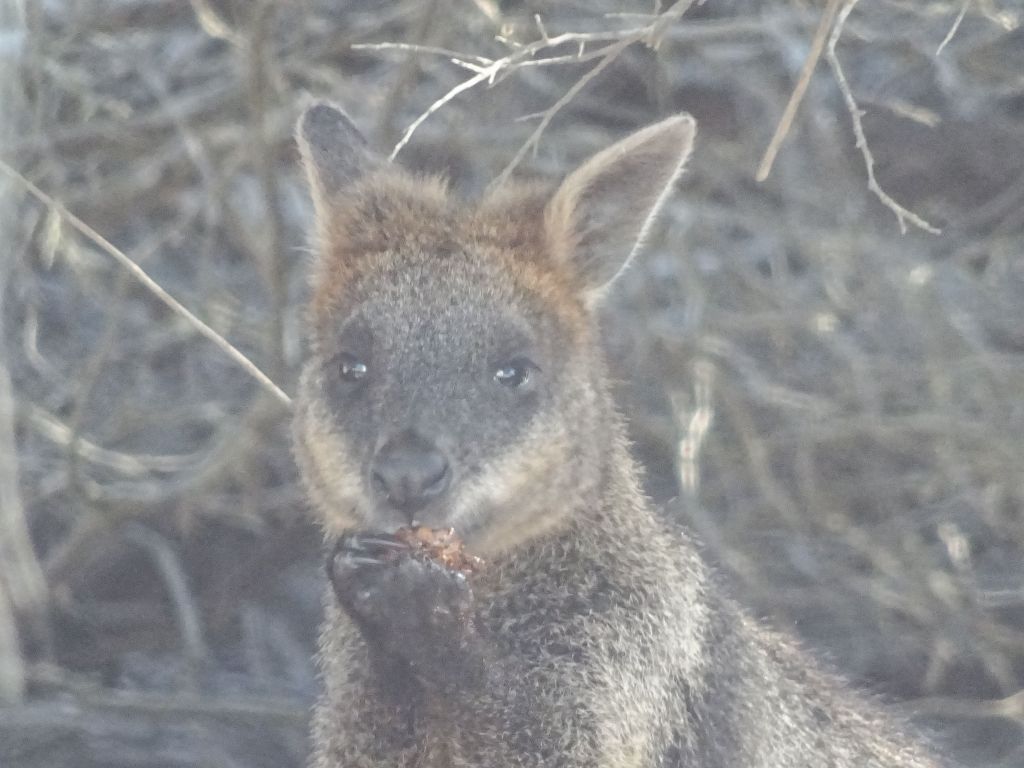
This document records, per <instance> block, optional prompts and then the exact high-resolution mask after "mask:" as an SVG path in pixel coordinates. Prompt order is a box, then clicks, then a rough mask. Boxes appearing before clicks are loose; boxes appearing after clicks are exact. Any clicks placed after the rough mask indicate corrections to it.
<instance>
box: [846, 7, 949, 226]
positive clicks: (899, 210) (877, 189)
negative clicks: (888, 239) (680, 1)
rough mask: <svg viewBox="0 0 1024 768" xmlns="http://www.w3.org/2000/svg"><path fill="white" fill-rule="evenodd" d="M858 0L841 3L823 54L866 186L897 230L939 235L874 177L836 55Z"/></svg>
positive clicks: (872, 161) (857, 113) (856, 109)
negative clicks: (848, 122) (859, 157)
mask: <svg viewBox="0 0 1024 768" xmlns="http://www.w3.org/2000/svg"><path fill="white" fill-rule="evenodd" d="M858 2H859V0H847V2H846V5H844V6H843V8H842V10H841V11H840V12H839V18H837V19H836V23H835V26H834V27H833V28H832V35H831V36H830V37H829V41H828V49H827V52H826V56H827V58H828V63H829V66H831V67H832V72H833V73H834V74H835V78H836V83H837V84H838V85H839V90H840V92H841V93H842V94H843V99H844V101H845V102H846V109H847V111H849V113H850V120H851V121H852V123H853V133H854V136H856V137H857V148H858V149H859V150H860V152H861V154H862V155H863V156H864V166H865V168H866V169H867V174H868V189H869V190H871V192H873V193H874V194H875V197H877V198H878V199H879V200H880V201H881V202H882V204H883V205H884V206H885V207H886V208H888V209H889V210H891V211H892V212H893V213H895V214H896V220H897V221H898V222H899V225H900V232H902V233H903V234H906V233H907V222H908V221H909V222H910V223H911V224H913V225H914V226H916V227H919V228H920V229H923V230H924V231H926V232H931V233H932V234H933V235H939V234H942V230H941V229H939V228H937V227H935V226H933V225H931V224H929V223H928V222H927V221H925V220H924V219H923V218H921V217H920V216H918V215H917V214H916V213H914V212H913V211H910V210H907V209H906V208H904V207H903V206H902V205H900V204H899V203H897V202H896V201H895V200H893V199H892V198H891V197H890V196H889V195H888V193H886V191H885V190H884V189H882V187H881V186H880V185H879V183H878V180H877V179H876V178H875V157H874V155H872V154H871V148H870V147H869V146H868V140H867V137H866V136H865V135H864V126H863V125H862V124H861V119H860V118H861V115H862V114H863V113H862V112H861V109H860V107H859V106H858V105H857V100H856V99H855V98H854V96H853V91H852V90H850V84H849V82H848V81H847V80H846V75H845V74H844V73H843V67H842V65H841V64H840V63H839V56H837V55H836V44H837V43H838V42H839V38H840V37H841V36H842V34H843V27H844V25H845V24H846V19H847V18H848V17H849V15H850V13H851V12H852V11H853V9H854V8H855V7H856V6H857V3H858Z"/></svg>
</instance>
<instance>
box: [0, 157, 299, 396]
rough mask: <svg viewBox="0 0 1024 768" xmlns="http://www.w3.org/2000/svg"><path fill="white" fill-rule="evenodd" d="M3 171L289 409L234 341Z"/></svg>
mask: <svg viewBox="0 0 1024 768" xmlns="http://www.w3.org/2000/svg"><path fill="white" fill-rule="evenodd" d="M0 171H3V172H4V173H5V174H7V175H8V176H9V177H11V178H12V179H14V180H16V181H17V182H19V183H20V184H21V185H22V186H23V187H24V188H25V189H26V190H28V192H29V193H30V194H31V195H32V196H33V197H35V198H36V199H37V200H39V201H40V202H41V203H43V204H44V205H46V206H48V207H49V208H50V209H51V210H54V211H57V212H58V213H59V215H60V216H61V218H62V219H63V220H64V221H66V222H67V223H68V224H70V225H71V226H72V227H73V228H74V229H76V230H77V231H78V232H79V233H81V234H82V235H83V236H84V237H85V238H86V239H87V240H89V241H90V242H92V243H93V244H94V245H96V246H97V247H98V248H100V249H101V250H102V251H103V252H104V253H107V254H108V255H110V256H111V257H113V258H114V259H115V260H116V261H117V262H118V263H119V264H121V266H122V267H124V268H125V269H127V270H128V272H130V273H131V275H132V276H133V277H134V278H135V279H136V280H138V281H139V282H140V283H142V284H143V285H144V286H145V287H146V289H147V290H149V291H150V293H152V294H153V295H154V296H155V297H156V298H158V299H159V300H160V301H161V302H163V303H164V304H165V305H166V306H167V307H168V308H169V309H171V310H172V311H173V312H174V313H175V314H177V315H178V316H180V317H182V318H183V319H184V320H185V321H186V322H187V323H188V324H189V325H190V326H192V327H193V328H194V329H195V330H196V331H198V333H199V334H200V335H201V336H203V337H204V338H206V339H208V340H209V341H211V342H212V343H213V344H214V345H215V346H217V347H218V348H219V349H220V350H221V351H222V352H224V354H226V355H227V356H228V357H229V358H230V359H231V360H232V361H234V362H235V363H236V364H237V365H238V366H239V367H240V368H241V369H242V370H244V371H245V372H246V373H248V374H249V375H250V376H252V377H253V378H254V379H255V380H256V381H257V382H258V383H259V384H260V386H262V387H263V388H264V389H266V390H267V391H268V392H270V393H271V394H272V395H273V396H274V397H275V398H277V400H278V401H279V402H280V403H282V404H283V405H285V406H288V407H290V406H291V404H292V399H291V398H290V397H289V396H288V395H287V394H285V392H284V390H283V389H281V388H280V387H279V386H277V384H275V383H274V382H273V380H271V378H270V377H269V376H267V374H265V373H264V372H263V371H262V370H260V368H259V367H258V366H257V365H256V364H255V363H254V362H252V361H251V360H250V359H249V358H248V357H246V356H245V355H244V354H242V352H241V351H239V350H238V349H237V348H236V347H235V346H234V345H233V344H231V342H229V341H228V340H227V339H225V338H224V337H223V336H221V335H220V334H219V333H217V332H216V331H215V330H213V328H211V327H210V326H209V325H207V324H206V323H204V322H203V321H202V320H200V319H199V318H198V317H196V316H195V314H193V313H192V312H191V311H190V310H189V309H187V308H186V307H185V305H184V304H182V303H181V302H180V301H178V300H177V299H176V298H174V297H173V296H171V294H169V293H168V292H167V291H166V290H164V288H163V287H162V286H161V285H160V284H159V283H158V282H157V281H156V280H154V279H153V278H152V277H150V276H149V275H148V274H147V273H146V271H145V270H143V269H142V267H140V266H139V265H138V264H136V263H135V262H134V261H132V259H131V258H130V257H129V256H128V255H127V254H125V253H124V252H123V251H122V250H121V249H119V248H117V247H116V246H115V245H114V244H113V243H111V242H110V241H109V240H107V239H106V238H105V237H103V235H101V234H100V233H99V232H97V231H96V230H94V229H93V228H92V227H90V226H89V225H88V224H86V223H85V222H84V221H82V220H81V219H79V218H78V217H77V216H75V215H74V214H73V213H71V212H70V211H68V210H66V209H65V208H64V207H63V206H62V205H61V204H60V203H58V202H57V201H56V200H55V199H54V198H52V197H50V196H49V195H48V194H46V193H45V192H43V191H42V190H41V189H39V187H37V186H36V185H35V184H33V183H32V182H31V181H29V180H28V179H26V178H25V177H24V176H23V175H22V174H20V173H19V172H18V171H16V170H15V169H14V168H13V167H11V166H10V165H9V164H8V163H7V162H6V161H3V160H0Z"/></svg>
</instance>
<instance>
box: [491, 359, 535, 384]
mask: <svg viewBox="0 0 1024 768" xmlns="http://www.w3.org/2000/svg"><path fill="white" fill-rule="evenodd" d="M539 370H540V369H539V368H538V367H537V366H536V365H534V364H533V363H532V362H531V361H529V360H527V359H526V358H525V357H517V358H516V359H514V360H509V361H508V362H507V363H502V364H501V365H500V366H498V367H497V368H496V369H495V371H494V380H495V381H496V382H498V383H499V384H501V385H502V386H503V387H508V388H509V389H520V388H522V387H525V386H527V385H528V384H529V383H530V382H531V380H532V379H533V376H534V373H535V372H537V371H539Z"/></svg>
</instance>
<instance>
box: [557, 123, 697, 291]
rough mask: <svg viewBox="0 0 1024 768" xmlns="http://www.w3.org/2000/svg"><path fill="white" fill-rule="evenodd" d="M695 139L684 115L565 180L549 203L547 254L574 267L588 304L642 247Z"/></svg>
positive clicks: (637, 136)
mask: <svg viewBox="0 0 1024 768" xmlns="http://www.w3.org/2000/svg"><path fill="white" fill-rule="evenodd" d="M696 132H697V124H696V122H694V119H693V118H692V117H690V116H689V115H687V114H679V115H676V116H675V117H670V118H668V119H667V120H662V121H661V122H660V123H656V124H654V125H651V126H648V127H647V128H644V129H643V130H640V131H637V132H636V133H634V134H633V135H632V136H627V137H626V138H625V139H622V140H621V141H619V142H618V143H617V144H613V145H612V146H610V147H608V148H607V149H605V150H603V151H601V152H598V153H597V154H596V155H594V156H593V157H592V158H590V160H588V161H587V162H585V163H584V164H583V165H582V166H580V167H579V168H578V169H576V170H575V171H573V172H572V173H571V174H569V176H568V177H567V178H566V179H565V181H564V182H562V186H561V187H559V188H558V191H557V192H555V194H554V197H552V199H551V201H550V202H549V203H548V208H547V215H546V222H545V225H546V230H547V236H548V240H549V243H550V246H551V249H552V251H553V253H554V256H555V258H556V259H558V260H560V261H562V262H564V263H567V264H570V265H571V266H572V267H573V270H574V271H575V273H576V275H577V276H578V278H579V280H580V284H581V285H580V287H581V289H582V293H583V296H584V298H585V300H586V301H587V303H588V304H593V302H595V301H596V300H598V299H599V298H600V297H601V295H602V293H603V292H604V290H605V288H606V287H607V286H608V285H609V284H610V283H611V282H612V281H613V280H614V279H615V278H616V276H617V275H618V274H619V273H620V272H622V270H623V269H624V268H625V267H626V265H627V264H628V263H629V260H630V258H631V257H632V255H633V253H634V252H635V251H636V250H637V249H638V248H639V247H640V246H641V245H642V243H643V239H644V234H645V233H646V231H647V229H648V227H649V226H650V223H651V221H652V220H653V219H654V217H655V216H657V214H658V210H659V209H660V208H661V206H662V204H663V203H664V202H665V198H666V197H667V196H668V194H669V192H671V190H672V185H673V183H674V182H675V180H676V177H677V176H679V174H680V173H681V172H682V169H683V165H684V164H685V163H686V160H687V158H688V157H689V156H690V151H691V150H692V149H693V139H694V136H695V134H696Z"/></svg>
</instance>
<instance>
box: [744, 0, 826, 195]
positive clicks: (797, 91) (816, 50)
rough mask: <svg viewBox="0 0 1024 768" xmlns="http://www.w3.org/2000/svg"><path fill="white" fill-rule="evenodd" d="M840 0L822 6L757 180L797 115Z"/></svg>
mask: <svg viewBox="0 0 1024 768" xmlns="http://www.w3.org/2000/svg"><path fill="white" fill-rule="evenodd" d="M841 1H842V0H828V5H826V6H825V10H823V11H822V13H821V21H819V22H818V29H817V31H815V33H814V39H813V40H812V41H811V48H810V50H809V51H808V52H807V58H806V59H805V60H804V65H803V67H802V68H801V69H800V75H799V77H797V81H796V86H794V88H793V93H791V94H790V96H789V101H788V102H787V103H786V108H785V109H784V110H783V112H782V117H781V118H779V124H778V125H777V126H776V127H775V133H774V134H773V135H772V138H771V141H770V142H768V148H767V149H765V151H764V156H763V157H762V158H761V163H760V165H758V167H757V173H756V174H755V175H754V178H755V179H756V180H757V181H764V180H765V179H767V178H768V174H770V173H771V172H772V164H773V163H774V162H775V156H776V155H777V154H778V153H779V150H780V149H781V148H782V142H783V141H785V139H786V136H787V135H788V134H789V130H790V128H791V127H792V125H793V120H794V118H796V113H797V110H798V109H799V108H800V103H801V102H802V101H803V99H804V94H805V93H807V87H808V86H809V85H810V84H811V76H812V75H813V74H814V70H815V69H816V68H817V66H818V60H819V59H820V58H821V53H822V51H823V50H824V49H825V41H826V40H828V33H829V30H830V29H831V28H832V24H833V23H834V22H835V18H836V13H837V12H838V10H839V4H840V2H841Z"/></svg>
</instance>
